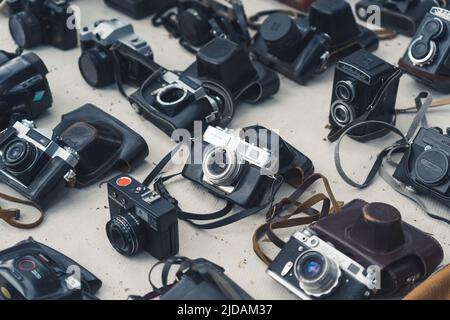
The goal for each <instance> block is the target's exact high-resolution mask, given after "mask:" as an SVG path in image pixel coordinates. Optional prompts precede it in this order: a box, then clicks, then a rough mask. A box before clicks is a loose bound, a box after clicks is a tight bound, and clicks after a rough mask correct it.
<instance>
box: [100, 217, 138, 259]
mask: <svg viewBox="0 0 450 320" xmlns="http://www.w3.org/2000/svg"><path fill="white" fill-rule="evenodd" d="M106 234H107V236H108V239H109V242H110V243H111V244H112V246H113V247H114V249H116V250H117V251H118V252H119V253H120V254H122V255H124V256H127V257H130V256H134V255H136V254H138V253H140V252H141V251H143V250H144V245H145V239H146V230H145V226H144V225H143V223H142V221H141V220H140V218H139V217H137V216H135V215H134V214H132V213H127V214H125V215H121V216H116V217H114V218H113V219H112V220H111V221H109V222H108V223H107V225H106Z"/></svg>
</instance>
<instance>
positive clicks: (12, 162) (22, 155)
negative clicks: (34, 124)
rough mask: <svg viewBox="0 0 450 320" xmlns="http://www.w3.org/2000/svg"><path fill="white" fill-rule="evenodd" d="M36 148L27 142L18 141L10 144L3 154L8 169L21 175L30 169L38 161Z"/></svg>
mask: <svg viewBox="0 0 450 320" xmlns="http://www.w3.org/2000/svg"><path fill="white" fill-rule="evenodd" d="M36 154H37V150H36V147H35V146H34V145H33V144H31V143H29V142H28V141H26V140H22V139H17V140H14V141H12V142H10V143H9V144H8V145H7V146H6V148H5V150H4V153H3V157H4V161H5V165H6V167H8V169H9V170H10V171H12V172H15V173H20V172H23V171H25V170H27V169H29V168H30V167H31V166H32V165H33V163H34V161H35V160H36Z"/></svg>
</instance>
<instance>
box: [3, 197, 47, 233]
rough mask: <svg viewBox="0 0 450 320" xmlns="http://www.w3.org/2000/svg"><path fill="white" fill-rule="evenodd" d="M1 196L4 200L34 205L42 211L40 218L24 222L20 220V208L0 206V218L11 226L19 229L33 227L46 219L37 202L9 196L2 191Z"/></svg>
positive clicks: (40, 211)
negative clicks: (3, 207)
mask: <svg viewBox="0 0 450 320" xmlns="http://www.w3.org/2000/svg"><path fill="white" fill-rule="evenodd" d="M0 198H1V199H3V200H6V201H9V202H13V203H18V204H23V205H26V206H30V207H34V208H36V209H37V210H38V211H39V213H40V215H39V218H38V219H37V220H36V221H34V222H31V223H22V222H19V220H20V210H19V209H2V208H1V207H0V219H2V220H4V221H5V222H6V223H7V224H9V225H10V226H12V227H15V228H19V229H33V228H35V227H37V226H39V225H40V224H41V223H42V222H43V221H44V211H43V210H42V208H41V207H39V206H38V205H37V204H36V203H34V202H31V201H27V200H22V199H19V198H15V197H12V196H9V195H7V194H4V193H0Z"/></svg>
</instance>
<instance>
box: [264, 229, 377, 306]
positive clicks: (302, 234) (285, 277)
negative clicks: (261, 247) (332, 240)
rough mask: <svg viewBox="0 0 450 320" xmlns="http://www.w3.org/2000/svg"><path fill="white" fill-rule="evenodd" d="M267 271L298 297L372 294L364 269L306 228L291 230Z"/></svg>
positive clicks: (342, 297)
mask: <svg viewBox="0 0 450 320" xmlns="http://www.w3.org/2000/svg"><path fill="white" fill-rule="evenodd" d="M267 273H268V274H269V276H271V277H272V278H273V279H274V280H275V281H277V282H279V283H280V284H281V285H283V286H285V287H286V288H288V289H289V290H290V291H291V292H292V293H294V294H295V295H297V296H298V297H299V298H301V299H302V300H363V299H368V298H370V297H371V295H372V289H371V288H370V286H369V285H368V280H367V275H368V274H369V272H368V271H367V270H366V268H364V267H363V266H361V265H360V264H359V263H358V262H356V261H354V260H353V259H352V258H350V257H348V256H346V255H345V254H343V253H342V252H340V251H338V250H337V249H335V248H334V247H333V246H332V245H330V244H329V243H327V242H326V241H324V240H322V239H321V238H319V237H318V236H317V235H316V234H315V233H314V232H313V231H312V230H310V229H305V230H303V231H298V232H296V233H294V235H293V236H292V237H291V238H290V239H289V241H288V242H287V243H286V245H285V246H283V248H282V250H281V251H280V253H279V254H278V255H277V257H276V258H275V260H274V261H273V263H272V264H271V265H270V266H269V269H268V270H267Z"/></svg>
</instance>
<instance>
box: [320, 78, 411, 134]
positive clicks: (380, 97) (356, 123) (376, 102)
mask: <svg viewBox="0 0 450 320" xmlns="http://www.w3.org/2000/svg"><path fill="white" fill-rule="evenodd" d="M403 74H404V73H403V71H401V70H397V71H396V72H394V73H393V74H392V75H391V76H390V77H389V78H388V79H387V80H386V82H385V84H384V85H383V86H382V87H381V88H380V90H379V91H378V93H377V94H376V96H375V98H374V99H373V100H372V102H371V103H370V104H369V106H367V108H366V111H365V112H364V113H363V114H362V115H361V116H359V117H358V118H356V119H355V120H353V121H352V122H350V123H349V124H347V125H346V126H344V127H342V128H339V129H332V130H331V132H330V134H329V135H328V140H329V141H330V142H335V141H337V140H338V139H339V138H340V137H341V136H342V135H343V134H346V135H349V136H350V137H352V138H353V139H355V140H357V141H362V142H365V141H369V140H373V139H376V138H380V137H381V136H383V135H384V134H385V133H386V131H389V129H388V128H389V127H390V126H393V125H395V122H396V117H395V113H394V114H393V118H392V121H391V123H390V124H388V126H383V125H380V130H377V131H375V132H372V133H369V134H366V135H362V136H354V135H352V134H351V132H352V131H353V130H354V129H355V128H360V127H363V126H364V125H367V124H368V121H367V120H368V119H369V117H370V115H371V114H372V112H373V111H374V110H376V109H377V108H379V107H380V106H381V104H382V103H383V102H384V96H385V94H386V91H388V90H389V89H390V88H391V86H392V85H394V84H395V83H396V81H397V80H398V79H399V78H400V77H401V76H402V75H403ZM361 123H362V124H361ZM378 123H381V121H377V122H373V123H372V124H375V125H378Z"/></svg>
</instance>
